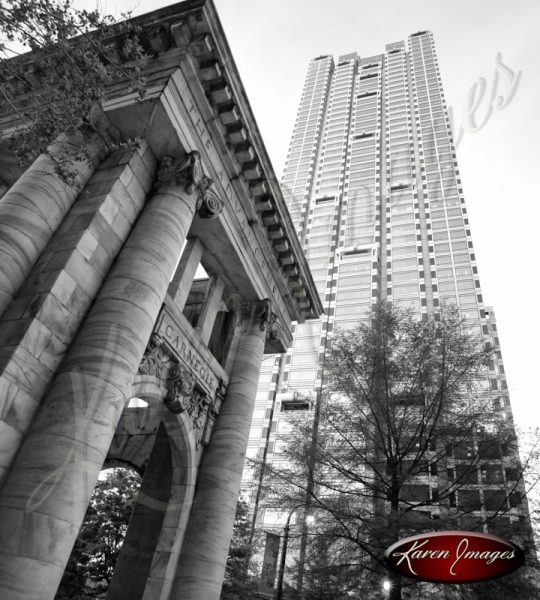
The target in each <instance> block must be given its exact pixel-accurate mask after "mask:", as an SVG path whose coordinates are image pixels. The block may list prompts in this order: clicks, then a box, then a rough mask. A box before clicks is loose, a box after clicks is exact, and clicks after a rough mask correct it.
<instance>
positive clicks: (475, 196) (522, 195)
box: [77, 0, 540, 427]
mask: <svg viewBox="0 0 540 600" xmlns="http://www.w3.org/2000/svg"><path fill="white" fill-rule="evenodd" d="M214 1H215V4H216V6H217V10H218V13H219V16H220V19H221V22H222V25H223V28H224V30H225V33H226V36H227V39H228V42H229V45H230V47H231V50H232V54H233V57H234V59H235V61H236V64H237V67H238V70H239V72H240V76H241V78H242V81H243V83H244V86H245V88H246V91H247V96H248V98H249V100H250V103H251V106H252V109H253V111H254V113H255V117H256V119H257V122H258V125H259V128H260V130H261V133H262V136H263V139H264V140H265V143H266V147H267V150H268V153H269V155H270V158H271V160H272V162H273V165H274V167H275V169H276V174H277V176H278V178H280V177H281V172H282V168H283V164H284V161H285V156H286V153H287V149H288V144H289V139H290V135H291V133H292V126H293V123H294V119H295V116H296V110H297V107H298V103H299V100H300V93H301V89H302V86H303V82H304V77H305V74H306V72H307V67H308V63H309V61H310V60H311V59H312V58H313V57H315V56H318V55H320V54H333V55H334V57H337V56H338V55H339V54H346V53H349V52H352V51H357V52H358V54H359V55H360V56H370V55H372V54H380V53H382V52H383V51H384V46H385V44H387V43H390V42H394V41H399V40H406V39H407V36H408V34H410V33H414V32H416V31H419V30H424V29H430V30H431V31H432V32H433V34H434V37H435V44H436V50H437V55H438V59H439V66H440V70H441V77H442V81H443V86H444V90H445V95H446V100H447V103H448V105H449V106H452V107H453V109H454V114H455V119H456V123H457V124H459V123H460V122H461V121H462V119H463V106H464V103H465V102H466V101H467V98H468V96H469V94H470V90H471V86H473V84H474V83H475V82H476V81H478V80H479V78H484V80H485V83H486V91H485V93H484V96H483V98H481V101H480V102H479V105H478V108H477V110H476V112H475V117H476V119H475V120H476V122H477V123H481V122H482V121H484V120H485V119H486V116H487V113H488V110H489V106H490V103H491V87H492V83H493V79H494V75H495V57H496V55H497V54H500V57H501V60H502V63H503V64H504V65H505V66H506V67H508V68H509V69H511V70H512V71H513V72H514V74H517V73H518V72H521V73H520V76H519V82H518V85H517V87H516V89H515V93H514V95H513V97H512V99H511V101H510V102H509V103H508V105H507V106H506V107H505V108H503V109H502V110H495V109H494V110H492V112H491V115H490V116H489V117H488V118H487V120H486V123H485V125H484V126H483V127H481V128H479V130H478V131H476V132H474V133H469V132H467V133H465V134H464V136H463V138H462V140H461V142H460V144H459V147H458V149H457V155H458V164H459V167H460V171H461V175H462V180H463V189H464V192H465V199H466V203H467V208H468V212H469V220H470V223H471V230H472V236H473V241H474V247H475V252H476V257H477V263H478V268H479V273H480V278H481V284H482V291H483V295H484V301H485V302H486V304H488V305H492V306H493V307H494V309H495V313H496V316H497V323H498V327H499V333H500V335H499V337H500V340H501V345H502V350H503V358H504V362H505V367H506V372H507V377H508V383H509V388H510V398H511V401H512V405H513V408H514V415H515V418H516V422H517V424H518V426H521V427H530V426H538V425H540V407H539V406H538V391H537V390H538V386H537V385H535V384H536V381H535V377H536V376H535V372H536V369H537V368H540V365H539V364H538V354H539V352H538V341H539V340H540V325H539V324H540V319H539V318H536V315H535V314H534V312H533V310H532V309H533V308H534V306H535V303H536V293H537V292H538V284H537V270H536V269H537V268H538V266H537V264H536V261H537V254H538V252H537V244H538V240H537V239H536V236H537V235H540V232H538V231H537V230H538V228H537V222H538V221H540V210H539V208H538V188H539V184H540V181H539V179H540V175H538V173H539V169H540V165H539V160H538V159H539V152H538V147H540V119H538V118H537V110H538V106H539V105H540V66H539V65H540V61H539V60H538V54H539V51H540V42H539V41H538V40H539V39H540V36H539V34H538V29H539V26H540V2H538V1H537V0H514V1H513V2H508V1H507V0H475V1H474V2H471V1H470V0H457V1H453V2H448V1H447V0H444V1H442V0H380V1H379V2H373V1H370V2H366V1H363V2H362V1H360V0H331V1H330V0H272V2H269V1H268V0H214ZM83 3H84V4H86V5H89V4H92V3H91V2H83V0H81V1H80V2H77V4H78V5H81V4H83ZM167 4H171V2H167V1H163V2H162V1H159V0H157V1H151V0H140V1H139V2H138V3H137V0H117V1H116V2H113V1H112V0H102V2H101V8H102V10H104V11H106V12H110V13H112V14H119V13H120V12H122V11H125V10H130V9H132V10H133V11H134V14H142V13H145V12H149V11H152V10H155V9H157V8H160V7H162V6H165V5H167ZM509 83H510V80H509V79H508V78H506V77H505V76H504V74H503V73H501V75H500V76H499V87H498V92H497V95H502V96H505V95H507V93H508V87H509ZM535 140H536V143H535Z"/></svg>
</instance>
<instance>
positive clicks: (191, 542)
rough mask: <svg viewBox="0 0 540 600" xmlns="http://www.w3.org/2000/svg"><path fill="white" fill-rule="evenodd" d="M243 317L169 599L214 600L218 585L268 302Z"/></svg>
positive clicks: (256, 305)
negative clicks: (225, 392)
mask: <svg viewBox="0 0 540 600" xmlns="http://www.w3.org/2000/svg"><path fill="white" fill-rule="evenodd" d="M246 308H249V310H246ZM242 312H243V314H242V318H241V321H240V323H239V324H238V326H237V329H236V332H235V336H234V340H233V346H232V348H231V352H230V354H229V356H230V357H231V358H230V360H232V361H234V362H233V364H232V368H231V369H230V370H229V369H227V370H228V371H229V372H230V374H231V378H230V381H229V386H228V389H227V394H226V396H225V400H224V402H223V404H222V406H221V410H220V414H219V417H218V419H217V420H216V424H215V427H214V431H213V434H212V438H211V441H210V444H209V446H208V448H207V449H206V450H205V453H204V455H203V458H202V462H201V466H200V469H199V474H198V478H197V491H196V493H195V499H194V502H193V507H192V509H191V515H190V519H189V523H188V527H187V531H186V536H185V538H184V543H183V546H182V553H181V555H180V560H179V567H178V572H177V573H178V574H177V577H176V580H175V582H174V586H173V590H172V593H171V596H170V598H171V600H180V599H182V600H218V599H219V596H220V592H221V586H222V584H223V576H224V574H225V564H226V562H227V555H228V553H229V545H230V542H231V537H232V531H233V525H234V517H235V512H236V504H237V502H238V495H239V493H240V482H241V478H242V470H243V467H244V459H245V456H246V449H247V445H248V438H249V430H250V427H251V420H252V416H253V408H254V406H255V395H256V393H257V384H258V381H259V374H260V371H261V361H262V357H263V351H264V345H265V339H266V334H267V330H268V323H269V318H270V310H269V300H264V301H262V302H258V303H254V304H249V305H247V306H246V307H244V310H243V311H242Z"/></svg>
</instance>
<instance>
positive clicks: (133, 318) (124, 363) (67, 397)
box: [0, 153, 222, 600]
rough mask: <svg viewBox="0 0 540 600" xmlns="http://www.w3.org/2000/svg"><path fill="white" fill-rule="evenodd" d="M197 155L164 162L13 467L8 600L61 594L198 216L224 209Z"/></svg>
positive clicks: (1, 572) (2, 547) (5, 579)
mask: <svg viewBox="0 0 540 600" xmlns="http://www.w3.org/2000/svg"><path fill="white" fill-rule="evenodd" d="M194 155H196V156H195V159H196V160H197V159H198V153H191V155H188V160H187V162H186V160H184V161H180V162H175V161H173V160H172V159H167V160H164V162H162V168H161V169H160V171H159V172H158V178H159V179H160V181H161V182H162V184H161V186H160V188H158V190H157V192H156V193H155V194H154V195H153V197H152V198H151V199H150V201H149V202H148V204H147V206H146V207H145V209H144V211H143V213H142V215H141V217H140V218H139V220H138V222H137V225H136V227H135V228H134V230H133V232H132V234H131V235H130V237H129V239H128V241H127V242H126V244H125V246H124V248H123V249H122V251H121V253H120V255H119V257H118V259H117V261H116V263H115V265H114V266H113V268H112V270H111V272H110V274H109V276H108V278H107V280H106V281H105V283H104V284H103V286H102V288H101V290H100V292H99V294H98V296H97V298H96V300H95V302H94V304H93V305H92V308H91V309H90V312H89V314H88V316H87V318H86V319H85V321H84V323H83V325H82V326H81V329H80V330H79V332H78V334H77V337H76V338H75V341H74V343H73V344H72V346H71V348H70V351H69V352H68V354H67V356H66V359H65V361H64V363H63V365H62V367H61V370H60V371H59V372H58V373H57V375H56V377H55V379H54V380H53V383H52V385H51V388H50V390H49V392H48V393H47V395H46V396H45V398H44V399H43V402H42V405H41V407H40V409H39V411H38V413H37V415H36V419H35V421H34V423H33V424H32V427H31V429H30V431H29V434H28V436H27V437H26V439H25V441H24V443H23V444H22V446H21V449H20V450H19V453H18V454H17V456H16V458H15V460H14V461H13V466H12V468H11V471H10V473H9V475H8V476H7V478H6V481H5V484H4V486H3V488H2V490H1V491H0V597H1V598H9V599H10V600H52V599H53V598H54V596H55V593H56V590H57V587H58V584H59V582H60V579H61V577H62V574H63V571H64V568H65V565H66V563H67V560H68V558H69V555H70V552H71V548H72V546H73V543H74V542H75V539H76V537H77V533H78V531H79V528H80V525H81V522H82V520H83V517H84V514H85V511H86V507H87V504H88V501H89V498H90V495H91V493H92V490H93V488H94V485H95V483H96V481H97V477H98V475H99V472H100V470H101V467H102V465H103V462H104V460H105V458H106V456H107V452H108V449H109V446H110V444H111V440H112V438H113V435H114V432H115V429H116V425H117V422H118V420H119V418H120V416H121V414H122V410H123V408H124V405H125V402H126V400H127V399H128V396H129V393H130V389H131V385H132V382H133V379H134V376H135V374H136V372H137V367H138V366H139V363H140V361H141V359H142V357H143V354H144V350H145V348H146V345H147V343H148V339H149V338H150V335H151V333H152V329H153V327H154V322H155V320H156V318H157V316H158V313H159V310H160V308H161V306H162V303H163V300H164V298H165V294H166V292H167V287H168V285H169V282H170V280H171V278H172V277H173V274H174V268H175V266H176V263H177V262H178V259H179V256H180V253H181V249H182V245H183V243H184V240H185V238H186V235H187V232H188V229H189V227H190V224H191V221H192V219H193V216H194V214H195V211H196V210H197V208H198V207H199V206H200V209H199V214H200V215H201V217H211V216H213V215H215V214H217V212H218V211H219V210H221V206H222V205H221V204H220V203H219V201H218V200H217V199H216V198H213V197H210V196H209V194H207V192H208V187H209V185H210V184H211V180H209V179H208V178H207V177H205V176H202V177H201V172H202V171H201V167H200V164H198V168H197V169H195V168H190V165H192V163H193V160H192V159H193V157H194ZM186 164H187V166H188V169H187V170H186ZM195 175H197V177H195ZM186 177H187V180H186ZM201 204H202V206H201ZM216 204H217V208H216Z"/></svg>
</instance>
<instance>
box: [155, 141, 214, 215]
mask: <svg viewBox="0 0 540 600" xmlns="http://www.w3.org/2000/svg"><path fill="white" fill-rule="evenodd" d="M213 183H214V182H213V180H212V179H211V178H210V177H207V176H206V175H205V174H204V172H203V168H202V164H201V155H200V153H199V152H198V151H197V150H193V151H192V152H188V153H187V154H186V155H185V156H183V157H182V158H171V157H170V156H166V157H165V158H163V159H162V161H161V163H160V166H159V169H158V172H157V184H158V186H162V185H179V186H184V189H185V190H186V192H187V193H188V194H196V196H197V204H196V210H197V211H198V213H199V216H200V217H201V219H215V218H216V217H217V216H218V215H219V214H220V213H221V211H222V210H223V206H224V203H223V201H222V200H221V199H220V198H219V197H218V196H217V194H216V193H215V191H214V190H212V189H210V188H211V186H212V184H213Z"/></svg>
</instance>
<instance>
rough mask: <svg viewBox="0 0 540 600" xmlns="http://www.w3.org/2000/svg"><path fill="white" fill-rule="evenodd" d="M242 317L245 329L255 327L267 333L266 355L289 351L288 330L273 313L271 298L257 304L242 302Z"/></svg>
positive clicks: (256, 302) (258, 301)
mask: <svg viewBox="0 0 540 600" xmlns="http://www.w3.org/2000/svg"><path fill="white" fill-rule="evenodd" d="M240 315H241V318H242V320H243V321H244V327H250V326H254V325H255V326H257V327H258V328H259V330H260V331H261V332H265V337H266V345H265V352H266V353H272V352H284V351H285V350H286V349H287V346H288V344H287V343H286V336H285V331H286V329H285V327H283V326H282V325H281V324H280V323H279V318H278V315H277V314H276V313H275V312H273V311H272V301H271V300H270V298H265V299H264V300H257V301H255V302H242V303H241V306H240Z"/></svg>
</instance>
